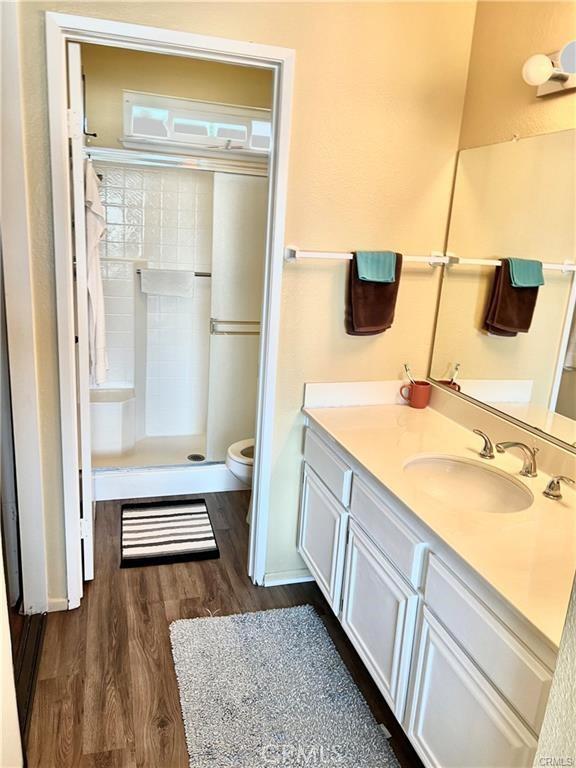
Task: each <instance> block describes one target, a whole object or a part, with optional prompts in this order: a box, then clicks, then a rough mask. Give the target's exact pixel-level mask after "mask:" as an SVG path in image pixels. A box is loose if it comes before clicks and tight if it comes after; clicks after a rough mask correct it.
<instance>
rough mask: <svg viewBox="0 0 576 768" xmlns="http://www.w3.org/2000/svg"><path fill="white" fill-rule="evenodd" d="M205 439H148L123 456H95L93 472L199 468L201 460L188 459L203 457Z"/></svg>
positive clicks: (122, 454)
mask: <svg viewBox="0 0 576 768" xmlns="http://www.w3.org/2000/svg"><path fill="white" fill-rule="evenodd" d="M205 451H206V435H178V436H176V437H145V438H143V439H142V440H139V441H138V442H137V443H136V444H135V445H134V448H132V449H131V450H129V451H126V452H125V453H120V454H117V453H116V454H95V455H93V456H92V467H93V468H94V469H115V468H126V467H163V466H172V467H173V466H179V465H187V466H191V465H198V464H202V463H204V461H203V460H201V459H194V460H193V459H189V458H188V457H189V456H193V455H202V456H203V455H204V454H205Z"/></svg>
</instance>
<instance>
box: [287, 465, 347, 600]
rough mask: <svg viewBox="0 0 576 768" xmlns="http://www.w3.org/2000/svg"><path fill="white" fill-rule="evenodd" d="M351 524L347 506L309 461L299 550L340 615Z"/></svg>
mask: <svg viewBox="0 0 576 768" xmlns="http://www.w3.org/2000/svg"><path fill="white" fill-rule="evenodd" d="M347 525H348V513H347V512H346V510H345V509H344V507H342V506H341V505H340V504H339V503H338V502H337V501H336V499H335V498H334V497H333V496H332V494H331V493H330V491H329V490H328V489H327V488H325V486H324V485H323V483H322V482H321V480H319V479H318V478H317V477H316V475H315V474H314V472H313V471H312V470H311V469H310V467H308V466H306V465H305V467H304V485H303V488H302V505H301V510H300V533H299V550H300V554H301V555H302V556H303V558H304V560H305V561H306V565H307V566H308V568H310V570H311V572H312V575H313V576H314V578H315V579H316V582H317V584H318V586H319V587H320V589H321V590H322V592H323V593H324V596H325V598H326V599H327V600H328V602H329V603H330V606H331V607H332V610H333V611H334V612H335V613H336V614H337V615H338V613H339V611H340V596H341V593H342V574H343V570H344V550H345V547H346V533H347Z"/></svg>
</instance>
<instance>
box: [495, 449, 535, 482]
mask: <svg viewBox="0 0 576 768" xmlns="http://www.w3.org/2000/svg"><path fill="white" fill-rule="evenodd" d="M508 448H520V449H521V450H522V452H523V453H524V465H523V467H522V469H521V470H520V474H521V475H522V476H523V477H538V471H537V468H536V454H537V453H538V448H530V446H529V445H526V443H517V442H515V441H513V440H510V441H508V442H503V443H496V450H497V451H498V453H504V451H506V450H508Z"/></svg>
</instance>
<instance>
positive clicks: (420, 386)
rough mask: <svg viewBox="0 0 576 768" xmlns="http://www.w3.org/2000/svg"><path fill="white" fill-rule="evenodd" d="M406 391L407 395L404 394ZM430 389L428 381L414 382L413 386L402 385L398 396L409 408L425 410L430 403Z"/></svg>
mask: <svg viewBox="0 0 576 768" xmlns="http://www.w3.org/2000/svg"><path fill="white" fill-rule="evenodd" d="M405 390H408V394H404V392H405ZM431 391H432V388H431V386H430V382H429V381H415V382H414V384H404V385H403V386H401V387H400V395H401V396H402V397H403V398H404V400H406V402H407V403H408V405H409V406H410V407H411V408H426V406H427V405H428V403H429V402H430V392H431Z"/></svg>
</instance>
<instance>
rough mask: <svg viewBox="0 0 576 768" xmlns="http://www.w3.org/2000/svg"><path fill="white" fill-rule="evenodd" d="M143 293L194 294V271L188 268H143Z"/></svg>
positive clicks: (160, 294) (183, 295)
mask: <svg viewBox="0 0 576 768" xmlns="http://www.w3.org/2000/svg"><path fill="white" fill-rule="evenodd" d="M140 277H141V287H142V293H149V294H152V295H154V296H180V297H182V298H185V299H188V298H192V296H194V272H191V271H190V270H187V269H143V270H142V271H141V273H140Z"/></svg>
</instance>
